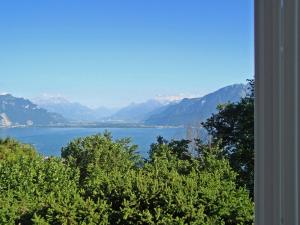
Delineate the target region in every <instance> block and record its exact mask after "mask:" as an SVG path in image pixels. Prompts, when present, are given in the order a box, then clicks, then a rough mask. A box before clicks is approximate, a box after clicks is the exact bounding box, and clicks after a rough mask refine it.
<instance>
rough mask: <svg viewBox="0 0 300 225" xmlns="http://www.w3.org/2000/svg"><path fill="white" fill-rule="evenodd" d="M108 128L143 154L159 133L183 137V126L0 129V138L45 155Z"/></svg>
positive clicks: (114, 135) (165, 136) (144, 155)
mask: <svg viewBox="0 0 300 225" xmlns="http://www.w3.org/2000/svg"><path fill="white" fill-rule="evenodd" d="M105 130H108V131H110V132H111V133H112V135H113V138H114V139H119V138H124V137H131V138H132V141H133V143H135V144H137V145H138V146H139V147H138V152H139V153H140V154H141V155H142V156H143V157H147V155H148V151H149V148H150V145H151V143H153V142H155V141H156V137H157V136H159V135H161V136H163V137H164V138H166V139H168V140H169V139H182V138H186V129H184V128H33V127H32V128H7V129H6V128H5V129H3V128H0V138H5V137H12V138H15V139H17V140H19V141H21V142H23V143H28V144H31V145H33V146H34V147H35V148H36V149H37V150H38V152H40V153H41V154H43V155H46V156H60V151H61V147H63V146H65V145H67V144H68V143H69V142H70V141H71V140H73V139H74V138H78V137H84V136H89V135H93V134H97V133H103V132H104V131H105Z"/></svg>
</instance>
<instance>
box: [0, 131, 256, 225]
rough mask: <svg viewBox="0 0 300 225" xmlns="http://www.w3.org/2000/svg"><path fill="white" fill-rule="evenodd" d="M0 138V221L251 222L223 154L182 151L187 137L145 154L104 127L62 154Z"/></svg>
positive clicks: (249, 204)
mask: <svg viewBox="0 0 300 225" xmlns="http://www.w3.org/2000/svg"><path fill="white" fill-rule="evenodd" d="M0 143H1V144H0V150H1V151H0V154H2V151H3V152H5V154H6V156H5V157H4V158H3V159H2V160H0V176H1V177H0V224H18V223H20V224H203V225H204V224H205V225H209V224H252V220H253V203H252V202H251V200H250V199H249V197H248V192H247V191H246V190H245V189H244V188H240V187H237V185H236V173H235V172H234V171H233V170H232V169H231V167H230V166H229V163H228V161H227V160H225V159H222V158H219V157H217V156H216V154H202V156H201V157H198V156H192V155H190V154H187V152H186V150H185V149H184V148H187V147H188V145H185V143H186V142H178V141H177V142H170V143H169V142H168V143H167V142H166V141H163V142H161V141H158V143H156V144H153V145H152V147H151V152H152V154H151V159H150V160H148V161H144V162H142V161H141V159H140V158H139V156H138V154H137V153H136V146H135V145H132V144H131V142H130V141H129V140H128V139H122V140H117V141H113V139H112V137H111V135H110V134H108V133H105V134H104V135H94V136H90V137H86V138H79V139H76V140H74V141H72V142H71V143H70V144H69V145H68V146H66V147H65V148H63V149H62V158H54V157H52V158H48V159H45V158H44V157H41V156H39V155H38V154H36V153H35V152H34V153H33V154H31V153H30V154H29V155H30V157H27V156H20V157H19V156H18V157H16V156H15V154H16V155H22V154H23V153H22V154H19V152H24V151H23V150H24V149H22V148H27V147H24V146H23V145H21V144H16V145H11V144H5V143H3V142H0ZM12 146H14V147H12ZM13 149H15V150H13ZM201 149H202V150H203V149H205V147H204V148H203V146H201ZM217 151H218V147H217V146H216V147H215V150H214V151H211V149H206V152H217ZM7 152H9V154H7ZM25 152H26V151H25ZM177 153H178V154H177ZM179 153H180V154H179ZM25 155H26V154H25ZM187 156H188V157H187ZM8 159H9V160H8Z"/></svg>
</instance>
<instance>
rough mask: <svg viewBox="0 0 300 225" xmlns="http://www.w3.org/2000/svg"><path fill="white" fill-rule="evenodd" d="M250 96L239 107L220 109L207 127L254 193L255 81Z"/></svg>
mask: <svg viewBox="0 0 300 225" xmlns="http://www.w3.org/2000/svg"><path fill="white" fill-rule="evenodd" d="M249 89H250V91H249V94H248V95H247V96H246V97H245V98H242V99H241V101H240V102H238V103H229V104H225V105H221V106H219V107H218V109H219V111H218V113H216V114H214V115H212V117H211V118H209V119H208V120H207V121H206V122H205V123H203V126H204V127H205V128H206V129H207V131H208V133H209V134H210V135H211V136H212V137H213V142H214V143H217V142H218V143H219V144H220V147H221V148H222V149H224V151H223V155H224V156H226V157H227V158H228V159H229V162H230V165H231V167H232V168H233V169H234V170H235V171H236V172H237V173H238V182H239V185H241V186H246V187H247V189H248V190H249V192H250V195H251V197H253V192H254V80H249Z"/></svg>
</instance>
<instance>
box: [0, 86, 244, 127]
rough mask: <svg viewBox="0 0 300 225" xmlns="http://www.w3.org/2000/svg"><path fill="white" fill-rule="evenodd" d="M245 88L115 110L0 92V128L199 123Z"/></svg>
mask: <svg viewBox="0 0 300 225" xmlns="http://www.w3.org/2000/svg"><path fill="white" fill-rule="evenodd" d="M247 89H248V87H247V85H244V84H234V85H230V86H227V87H224V88H221V89H219V90H217V91H215V92H212V93H210V94H208V95H205V96H203V97H199V98H184V99H182V100H180V99H172V100H168V101H162V100H161V99H151V100H148V101H146V102H143V103H132V104H130V105H128V106H127V107H124V108H121V109H119V110H116V109H108V108H105V107H100V108H97V109H91V108H89V107H87V106H84V105H82V104H80V103H76V102H70V101H68V100H66V99H64V98H61V97H51V98H49V97H47V98H45V97H42V98H37V99H34V100H33V101H30V100H27V99H24V98H17V97H14V96H12V95H10V94H5V95H0V127H1V126H2V127H11V126H49V125H51V126H53V125H68V124H70V123H78V124H84V123H89V122H96V123H97V122H106V123H138V124H143V125H146V126H186V125H199V123H200V122H203V121H204V120H206V119H207V118H209V117H210V116H211V115H212V114H213V113H215V112H216V111H217V109H216V108H217V106H218V105H219V104H225V103H228V102H237V101H239V100H240V99H241V98H242V97H245V96H246V94H247ZM33 102H34V103H33Z"/></svg>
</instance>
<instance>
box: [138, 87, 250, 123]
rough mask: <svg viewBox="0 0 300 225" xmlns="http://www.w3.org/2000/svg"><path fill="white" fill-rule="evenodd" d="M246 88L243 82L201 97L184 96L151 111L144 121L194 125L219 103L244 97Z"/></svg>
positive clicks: (215, 108)
mask: <svg viewBox="0 0 300 225" xmlns="http://www.w3.org/2000/svg"><path fill="white" fill-rule="evenodd" d="M247 89H248V88H247V86H246V85H244V84H234V85H230V86H227V87H224V88H221V89H219V90H217V91H215V92H213V93H211V94H208V95H205V96H203V97H201V98H191V99H188V98H185V99H183V100H182V101H180V102H179V103H177V104H172V105H169V106H168V107H166V108H164V109H163V110H161V111H160V112H159V113H155V112H154V113H152V115H150V116H149V117H148V118H147V119H146V120H145V121H144V123H145V124H147V125H171V126H179V125H196V124H199V123H201V122H203V121H204V120H206V119H207V118H209V117H210V116H211V115H212V114H213V113H215V112H217V106H218V105H219V104H225V103H228V102H237V101H239V100H240V99H241V98H242V97H245V96H246V94H247Z"/></svg>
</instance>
